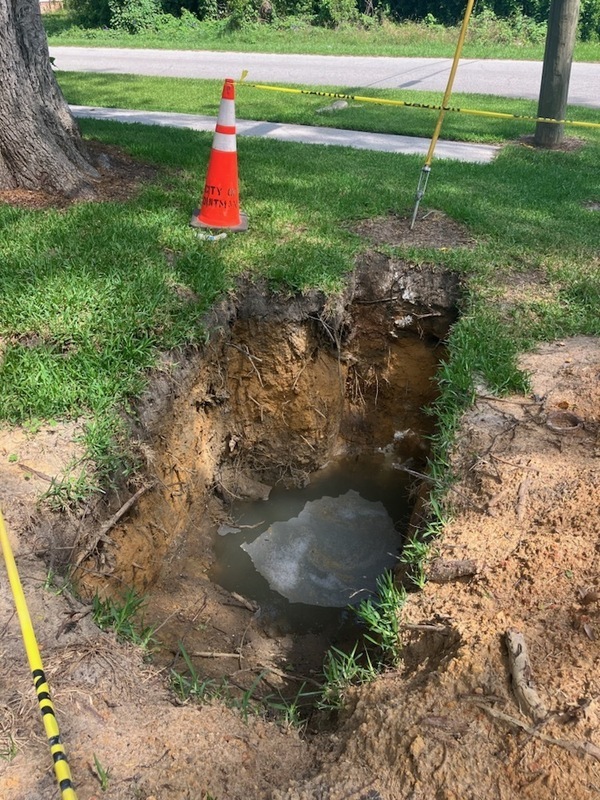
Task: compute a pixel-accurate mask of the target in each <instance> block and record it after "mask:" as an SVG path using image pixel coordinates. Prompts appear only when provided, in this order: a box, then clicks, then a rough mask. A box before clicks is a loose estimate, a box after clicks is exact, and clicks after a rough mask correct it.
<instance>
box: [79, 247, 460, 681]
mask: <svg viewBox="0 0 600 800" xmlns="http://www.w3.org/2000/svg"><path fill="white" fill-rule="evenodd" d="M459 291H460V290H459V285H458V280H457V278H456V276H454V275H453V274H451V273H444V272H441V271H436V270H434V269H429V268H424V267H419V268H417V267H414V266H412V265H408V264H406V263H404V262H400V261H398V260H394V259H393V258H390V257H388V256H384V255H382V254H379V253H376V252H371V253H369V254H368V255H367V256H365V257H363V261H362V263H361V264H360V265H359V266H358V267H357V270H356V273H355V275H354V278H353V281H352V282H351V283H350V284H349V286H348V288H347V290H346V291H345V292H344V293H343V294H342V295H340V296H339V297H336V298H333V299H332V298H325V297H324V296H323V295H322V294H320V293H311V294H308V295H305V296H302V297H295V298H292V299H286V298H282V297H280V296H273V295H270V294H269V293H268V292H267V290H266V287H262V288H261V289H257V288H256V287H252V286H250V285H248V286H241V287H240V288H239V290H238V293H237V296H236V297H235V298H231V299H230V300H229V301H228V303H227V304H225V305H224V306H223V308H221V309H220V310H218V311H216V312H215V315H216V317H215V318H213V319H211V320H210V321H209V323H208V324H209V325H210V327H211V330H213V331H216V333H214V334H213V337H212V340H211V342H210V344H209V345H208V346H207V347H206V348H205V350H204V351H203V352H202V353H201V354H200V353H187V354H185V356H183V355H182V356H181V357H180V358H179V359H178V363H177V364H175V363H165V368H164V370H163V371H162V372H161V374H160V376H159V377H158V378H157V379H156V380H155V382H154V384H153V386H152V388H151V390H150V391H149V392H148V393H147V396H146V397H145V398H144V401H143V403H142V406H141V408H140V412H139V417H140V422H141V427H140V431H139V433H140V437H141V438H142V439H143V441H144V443H143V449H144V452H145V455H146V459H147V470H148V473H149V475H150V477H151V479H152V482H153V488H152V489H151V490H149V491H147V492H146V493H145V494H144V495H142V496H141V497H140V499H139V500H138V501H137V503H136V504H135V506H134V507H133V509H132V511H131V512H130V513H129V514H128V516H126V517H124V518H123V521H121V522H120V523H119V524H117V525H115V526H114V527H113V528H112V529H111V530H110V532H109V533H108V534H107V535H105V536H104V538H103V539H102V540H100V541H94V542H89V541H88V542H86V543H85V544H81V545H80V550H79V553H78V554H77V555H76V557H75V563H77V561H78V560H79V561H80V566H79V570H78V572H77V576H76V577H77V580H78V584H79V587H80V589H81V591H82V592H84V593H87V594H88V595H91V594H93V593H94V592H96V591H98V592H100V593H101V594H116V595H118V594H121V593H122V592H123V588H124V587H131V586H133V587H135V588H136V590H137V591H139V592H143V593H144V594H146V596H147V606H146V610H145V617H144V622H145V623H146V624H153V625H156V626H158V631H157V638H158V639H159V640H160V643H161V649H160V651H159V652H158V653H157V654H156V655H155V659H156V661H157V662H158V663H159V664H160V665H162V666H164V667H166V668H174V669H176V670H179V671H184V670H185V664H184V662H183V659H182V657H181V655H180V647H181V645H183V647H184V648H185V651H186V653H187V654H188V655H189V657H190V658H191V660H192V661H193V662H194V665H195V668H196V670H197V672H198V674H199V675H201V676H202V677H203V678H213V679H216V680H219V679H222V678H223V677H227V679H228V681H229V682H230V684H233V685H234V686H237V687H239V688H240V690H246V689H248V688H249V687H250V686H252V685H253V684H256V682H257V676H259V675H261V674H262V676H263V678H262V679H259V682H260V687H259V690H264V692H265V693H272V691H273V690H277V691H292V690H297V689H298V688H299V686H300V682H301V681H303V680H304V679H305V678H306V677H308V678H315V677H317V676H318V675H319V673H320V670H321V666H322V660H323V655H324V652H325V651H326V650H327V648H328V647H330V646H331V645H332V644H336V645H337V646H344V644H346V640H348V641H349V643H350V644H352V643H353V641H354V640H355V639H356V631H355V630H350V631H348V617H349V616H352V615H348V612H347V611H345V610H344V608H343V607H344V606H346V605H347V603H348V602H351V601H354V602H356V601H358V600H360V598H361V597H364V596H365V593H366V592H367V593H368V591H370V590H372V589H373V588H374V581H375V576H376V574H378V573H380V572H381V571H382V570H383V569H385V568H386V567H392V566H393V565H394V564H395V563H396V560H397V556H398V553H399V552H400V549H401V546H402V536H403V533H404V532H405V531H406V527H407V525H408V521H409V518H410V514H411V508H412V505H413V502H414V498H415V496H416V493H417V492H418V490H419V488H420V487H419V481H418V478H415V477H414V473H419V472H420V471H421V470H422V469H423V468H424V466H425V463H426V458H427V455H428V444H427V442H428V437H429V436H430V434H431V433H432V432H433V424H434V421H433V419H432V418H431V417H430V416H427V415H426V414H425V413H424V411H423V409H424V408H425V407H427V406H429V405H430V404H431V402H432V401H433V400H434V399H435V396H436V385H435V382H434V380H433V378H434V375H435V373H436V371H437V369H438V366H439V362H440V359H442V358H443V356H444V348H443V341H444V338H445V336H446V334H447V332H448V329H449V326H450V325H451V324H452V322H453V321H454V320H455V318H456V305H457V302H458V299H459ZM407 470H409V471H407ZM324 495H325V496H327V497H330V498H340V497H341V499H337V500H333V501H329V500H327V501H321V500H320V498H322V497H323V496H324ZM267 498H269V499H267ZM323 502H324V503H325V504H326V505H327V507H326V508H323V507H322V504H323ZM122 503H123V497H120V498H116V499H115V500H114V503H113V505H114V508H117V507H118V506H119V505H120V504H122ZM307 503H308V505H306V504H307ZM114 508H113V509H109V510H108V513H110V512H111V511H114ZM303 509H304V510H303ZM301 512H302V515H303V516H301V517H300V520H301V521H302V520H303V519H304V516H306V515H307V514H308V522H307V527H306V529H305V531H304V532H303V533H299V530H298V525H299V524H300V523H298V522H297V521H296V522H294V523H291V527H290V523H289V522H287V520H289V519H290V518H295V517H298V515H299V514H300V513H301ZM344 515H345V516H344ZM373 515H374V516H373ZM357 517H358V518H360V519H362V520H363V521H362V522H361V523H360V524H359V525H358V526H357V525H356V518H357ZM381 520H384V522H383V523H381ZM257 523H258V524H257ZM294 526H295V527H294ZM381 526H382V527H383V530H380V529H379V528H380V527H381ZM315 528H318V529H319V531H320V533H319V535H318V536H316V535H313V533H314V529H315ZM332 531H333V534H334V536H333V538H331V536H330V534H331V533H332ZM346 534H347V535H346ZM328 537H329V538H328ZM241 545H244V547H242V546H241ZM246 548H247V549H246ZM253 550H254V552H252V551H253ZM299 550H302V551H304V552H303V553H302V554H301V556H302V557H301V558H299V560H298V559H295V557H294V558H292V557H290V553H296V554H297V552H298V551H299ZM248 551H250V553H249V552H248ZM258 551H259V552H258ZM257 553H258V554H257ZM282 553H283V554H286V555H285V558H282ZM250 555H252V558H253V559H254V560H255V561H257V562H261V563H260V564H259V566H260V572H262V573H263V574H260V572H257V571H256V570H255V568H254V566H253V563H252V560H251V559H250ZM264 562H267V568H265V566H264ZM315 565H316V566H315ZM265 569H266V570H267V571H265ZM311 571H312V578H311V580H310V581H309V582H306V578H307V577H308V575H309V574H311ZM265 575H266V577H265ZM303 581H304V583H303ZM269 584H270V585H269ZM273 586H275V587H276V588H277V589H278V590H279V591H274V590H273V588H272V587H273ZM340 586H342V588H341V589H340ZM290 587H291V588H290ZM286 594H287V596H288V597H289V598H291V602H290V600H289V599H286V598H285V597H284V596H283V595H286ZM332 597H333V598H334V599H335V602H332ZM300 600H303V601H304V602H299V601H300ZM307 601H308V602H307Z"/></svg>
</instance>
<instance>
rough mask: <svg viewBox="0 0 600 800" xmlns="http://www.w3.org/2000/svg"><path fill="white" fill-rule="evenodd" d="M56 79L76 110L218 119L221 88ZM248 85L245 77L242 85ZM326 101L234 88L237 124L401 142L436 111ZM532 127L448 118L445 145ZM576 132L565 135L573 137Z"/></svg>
mask: <svg viewBox="0 0 600 800" xmlns="http://www.w3.org/2000/svg"><path fill="white" fill-rule="evenodd" d="M57 68H58V72H57V78H58V81H59V84H60V86H61V88H62V90H63V93H64V95H65V97H66V98H67V100H68V101H69V102H70V103H73V104H74V105H95V106H103V107H108V108H123V107H124V108H136V109H140V110H145V111H175V112H179V113H183V114H206V115H209V116H216V114H217V113H218V108H219V101H220V98H221V89H222V86H223V84H222V81H216V80H206V81H205V80H196V79H191V78H155V77H146V76H143V75H102V74H98V73H85V72H61V71H60V61H59V63H58V64H57ZM251 80H252V75H249V76H248V78H247V81H248V82H250V81H251ZM292 88H294V89H301V88H305V89H308V90H317V91H320V90H321V91H326V92H341V93H342V94H349V95H358V96H359V97H373V98H385V99H390V100H399V101H402V102H405V103H422V104H429V105H439V103H440V102H441V94H440V93H439V92H415V91H411V90H408V89H402V90H400V89H364V88H357V89H352V88H350V89H348V88H346V89H340V87H336V86H321V87H314V86H312V87H309V86H306V87H301V86H294V87H292ZM332 99H333V98H331V97H329V98H328V97H318V96H314V95H301V94H287V93H284V92H274V91H264V90H260V89H254V88H252V87H251V86H250V85H244V84H240V85H238V87H237V91H236V114H237V116H238V117H239V119H255V120H264V121H268V122H287V123H296V124H299V125H319V126H328V127H334V128H344V129H345V130H360V131H376V132H378V133H396V134H404V135H406V136H426V137H429V136H431V133H432V131H433V129H434V126H435V122H436V120H437V117H438V112H437V111H429V110H425V109H420V108H403V107H390V106H383V105H376V104H372V103H368V102H361V101H360V100H351V101H349V105H348V108H346V109H343V110H340V111H334V112H328V113H324V114H323V113H318V112H319V109H322V108H323V107H325V106H328V105H330V104H331V102H332ZM451 106H452V107H459V108H460V107H462V108H468V109H477V110H482V111H499V112H501V113H508V114H517V115H525V116H533V117H535V115H536V111H537V103H535V102H534V101H531V100H517V99H514V98H502V97H492V96H489V95H473V94H471V95H466V94H455V95H452V99H451ZM568 118H569V119H574V120H580V121H583V122H595V123H600V113H599V112H598V110H597V109H590V108H582V107H572V108H570V109H569V111H568ZM532 130H533V125H532V123H531V122H526V121H522V120H499V119H491V118H489V119H488V118H485V117H477V118H475V117H473V116H471V115H468V114H458V113H448V114H447V115H446V119H445V121H444V127H443V138H445V139H450V140H456V141H467V142H468V141H477V142H503V141H509V140H511V139H516V138H517V137H519V136H521V135H523V134H528V133H531V132H532ZM579 130H581V129H579V128H573V129H572V130H571V131H570V132H571V133H577V132H578V131H579Z"/></svg>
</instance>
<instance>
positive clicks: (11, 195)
mask: <svg viewBox="0 0 600 800" xmlns="http://www.w3.org/2000/svg"><path fill="white" fill-rule="evenodd" d="M85 147H86V149H87V151H88V154H89V157H90V161H91V162H92V164H93V165H94V167H95V168H96V169H97V171H98V172H99V174H100V178H99V179H98V180H96V182H95V192H96V197H95V200H96V201H99V202H102V201H104V202H108V201H112V200H114V201H117V202H123V201H125V200H129V199H130V198H131V197H134V196H135V195H136V194H137V192H138V191H139V190H140V188H141V186H142V185H143V184H144V183H149V182H151V181H153V180H155V179H156V177H157V176H158V175H159V173H160V170H159V169H158V168H157V167H155V166H152V165H151V164H144V163H143V162H141V161H137V160H135V159H133V158H131V156H129V155H127V153H125V152H124V151H123V150H120V149H119V148H118V147H114V146H113V145H108V144H104V143H103V142H99V141H95V140H88V141H86V142H85ZM74 202H82V201H81V200H71V199H69V198H67V197H63V196H62V195H57V194H49V193H48V192H45V191H43V190H41V189H40V190H36V191H33V190H31V189H3V190H0V203H3V204H6V205H11V206H15V207H16V208H28V209H32V210H35V209H40V210H41V209H45V208H67V207H68V206H70V205H72V204H73V203H74Z"/></svg>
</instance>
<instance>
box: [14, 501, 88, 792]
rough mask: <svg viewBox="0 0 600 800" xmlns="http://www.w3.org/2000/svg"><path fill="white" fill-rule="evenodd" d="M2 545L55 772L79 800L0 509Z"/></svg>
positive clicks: (63, 789) (62, 788)
mask: <svg viewBox="0 0 600 800" xmlns="http://www.w3.org/2000/svg"><path fill="white" fill-rule="evenodd" d="M0 545H2V552H3V553H4V561H5V563H6V573H7V575H8V580H9V583H10V588H11V590H12V594H13V598H14V601H15V607H16V609H17V616H18V618H19V624H20V626H21V634H22V636H23V643H24V645H25V651H26V653H27V659H28V661H29V668H30V669H31V675H32V677H33V685H34V686H35V691H36V694H37V699H38V703H39V705H40V711H41V712H42V719H43V722H44V729H45V731H46V736H47V737H48V744H49V745H50V753H51V755H52V760H53V761H54V774H55V775H56V780H57V782H58V786H59V789H60V796H61V798H62V800H77V795H76V794H75V789H74V788H73V782H72V780H71V770H70V769H69V763H68V761H67V756H66V754H65V748H64V747H63V744H62V742H61V740H60V731H59V730H58V722H57V721H56V714H55V713H54V706H53V705H52V700H51V699H50V688H49V686H48V682H47V680H46V675H45V674H44V667H43V664H42V658H41V656H40V650H39V647H38V644H37V640H36V638H35V633H34V630H33V625H32V623H31V617H30V615H29V609H28V608H27V601H26V600H25V594H24V592H23V586H22V584H21V579H20V577H19V572H18V570H17V565H16V563H15V557H14V555H13V551H12V548H11V546H10V541H9V539H8V534H7V532H6V527H5V525H4V518H3V517H2V512H1V511H0Z"/></svg>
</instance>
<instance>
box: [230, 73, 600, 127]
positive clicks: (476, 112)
mask: <svg viewBox="0 0 600 800" xmlns="http://www.w3.org/2000/svg"><path fill="white" fill-rule="evenodd" d="M238 84H240V85H243V86H248V87H250V88H251V89H260V90H261V91H267V92H287V93H289V94H306V95H314V96H315V97H333V98H335V99H336V100H354V101H357V102H360V103H375V104H376V105H381V106H400V107H404V108H421V109H425V110H427V111H450V112H454V113H457V114H471V115H472V116H477V117H492V118H494V119H518V120H523V121H525V122H549V123H550V124H553V125H572V126H574V127H579V128H600V122H581V121H579V120H573V119H550V118H549V117H530V116H528V115H527V114H508V113H505V112H502V111H482V110H480V109H476V108H457V107H454V106H438V105H433V104H431V103H412V102H409V101H406V100H387V99H385V98H383V97H361V96H360V95H357V94H343V93H341V92H319V91H317V90H316V89H290V88H286V87H283V86H267V85H265V84H262V83H246V81H245V80H244V77H242V80H241V81H238Z"/></svg>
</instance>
